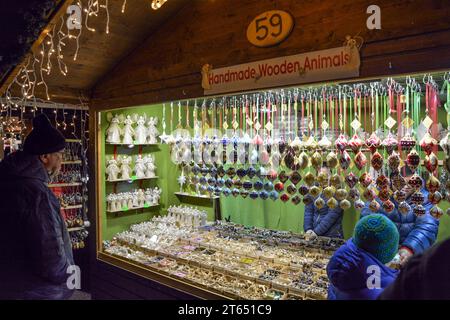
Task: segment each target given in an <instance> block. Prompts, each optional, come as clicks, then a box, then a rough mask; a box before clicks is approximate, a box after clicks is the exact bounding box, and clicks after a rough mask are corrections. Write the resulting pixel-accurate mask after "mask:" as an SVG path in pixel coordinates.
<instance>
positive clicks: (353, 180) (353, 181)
mask: <svg viewBox="0 0 450 320" xmlns="http://www.w3.org/2000/svg"><path fill="white" fill-rule="evenodd" d="M345 182H346V183H347V185H348V186H349V187H350V189H351V188H353V187H354V186H355V185H356V184H357V183H358V177H356V176H355V174H354V173H353V172H350V173H349V174H348V175H347V176H346V177H345Z"/></svg>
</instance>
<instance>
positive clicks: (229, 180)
mask: <svg viewBox="0 0 450 320" xmlns="http://www.w3.org/2000/svg"><path fill="white" fill-rule="evenodd" d="M225 185H226V186H227V187H228V188H231V187H232V186H233V180H231V179H227V180H225Z"/></svg>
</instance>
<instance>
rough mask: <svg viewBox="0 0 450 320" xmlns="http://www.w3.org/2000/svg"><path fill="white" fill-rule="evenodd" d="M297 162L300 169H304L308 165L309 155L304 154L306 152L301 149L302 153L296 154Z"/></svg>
mask: <svg viewBox="0 0 450 320" xmlns="http://www.w3.org/2000/svg"><path fill="white" fill-rule="evenodd" d="M298 163H299V165H300V169H301V170H304V169H306V168H307V167H308V165H309V157H308V155H307V154H306V152H304V151H303V152H302V153H300V155H299V156H298Z"/></svg>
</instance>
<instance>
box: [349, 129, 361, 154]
mask: <svg viewBox="0 0 450 320" xmlns="http://www.w3.org/2000/svg"><path fill="white" fill-rule="evenodd" d="M362 145H363V142H362V141H361V139H360V138H359V137H358V135H357V134H356V133H355V134H354V135H353V137H352V138H351V139H350V141H349V142H348V146H349V147H350V149H352V151H353V152H354V153H358V151H359V149H361V146H362Z"/></svg>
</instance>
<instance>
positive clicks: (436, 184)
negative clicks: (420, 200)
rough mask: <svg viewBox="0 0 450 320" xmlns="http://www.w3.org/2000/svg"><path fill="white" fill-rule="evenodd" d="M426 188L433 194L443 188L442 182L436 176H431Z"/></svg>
mask: <svg viewBox="0 0 450 320" xmlns="http://www.w3.org/2000/svg"><path fill="white" fill-rule="evenodd" d="M421 181H422V180H421ZM420 187H422V184H421V185H420ZM426 187H427V189H428V191H429V192H431V193H433V192H436V191H438V190H439V188H440V187H441V182H440V181H439V179H438V178H436V177H435V176H433V175H430V178H429V179H428V180H427V183H426Z"/></svg>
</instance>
